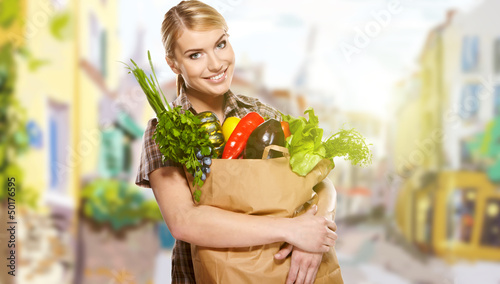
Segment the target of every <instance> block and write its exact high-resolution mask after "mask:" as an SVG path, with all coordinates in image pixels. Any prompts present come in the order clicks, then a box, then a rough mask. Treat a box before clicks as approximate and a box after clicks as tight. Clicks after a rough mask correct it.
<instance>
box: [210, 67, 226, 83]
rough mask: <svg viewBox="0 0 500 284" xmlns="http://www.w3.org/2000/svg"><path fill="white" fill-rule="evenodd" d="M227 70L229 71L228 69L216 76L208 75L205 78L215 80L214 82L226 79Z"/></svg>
mask: <svg viewBox="0 0 500 284" xmlns="http://www.w3.org/2000/svg"><path fill="white" fill-rule="evenodd" d="M226 71H227V69H226V70H224V71H222V72H221V73H219V74H217V75H215V76H212V77H208V78H205V79H207V80H210V81H214V82H219V81H222V80H223V79H226V77H227V74H226Z"/></svg>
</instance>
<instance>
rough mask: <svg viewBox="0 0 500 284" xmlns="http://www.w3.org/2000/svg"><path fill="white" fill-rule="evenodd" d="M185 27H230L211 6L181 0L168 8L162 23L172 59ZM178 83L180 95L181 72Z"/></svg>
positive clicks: (167, 50)
mask: <svg viewBox="0 0 500 284" xmlns="http://www.w3.org/2000/svg"><path fill="white" fill-rule="evenodd" d="M183 29H189V30H193V31H208V30H213V29H223V30H224V31H225V32H227V30H228V27H227V24H226V20H225V19H224V17H222V15H221V14H220V13H219V12H217V10H215V9H214V8H212V7H211V6H209V5H207V4H205V3H203V2H200V1H197V0H190V1H181V2H180V3H179V4H177V6H174V7H172V8H171V9H170V10H168V12H167V13H166V14H165V17H164V19H163V23H162V25H161V36H162V42H163V47H164V48H165V56H166V57H167V58H169V59H170V60H173V59H174V48H175V41H176V40H177V39H178V38H179V37H180V36H181V34H182V31H183ZM176 85H177V96H179V93H180V90H181V88H182V86H183V85H184V78H182V75H181V74H178V75H177V82H176Z"/></svg>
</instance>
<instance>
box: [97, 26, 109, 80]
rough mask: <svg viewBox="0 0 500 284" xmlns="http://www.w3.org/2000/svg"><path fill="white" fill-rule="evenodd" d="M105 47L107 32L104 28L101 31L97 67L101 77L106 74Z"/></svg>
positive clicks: (106, 45) (106, 46) (106, 47)
mask: <svg viewBox="0 0 500 284" xmlns="http://www.w3.org/2000/svg"><path fill="white" fill-rule="evenodd" d="M107 49H108V33H107V32H106V31H105V30H102V31H101V37H100V52H99V59H100V60H99V61H100V62H99V63H100V64H99V69H100V70H101V74H102V76H103V77H106V74H107V71H108V70H107V69H108V68H107V67H108V66H107V63H106V62H107Z"/></svg>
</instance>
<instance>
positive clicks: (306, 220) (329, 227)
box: [287, 205, 337, 253]
mask: <svg viewBox="0 0 500 284" xmlns="http://www.w3.org/2000/svg"><path fill="white" fill-rule="evenodd" d="M317 210H318V207H317V206H316V205H313V206H312V207H311V208H310V209H309V210H307V212H306V213H304V214H303V215H301V216H299V217H295V218H293V219H291V222H292V224H293V226H292V227H291V232H290V233H289V235H288V238H287V243H289V244H292V245H294V246H296V247H298V248H300V249H302V250H305V251H308V252H320V253H323V252H327V251H328V250H329V249H330V247H332V246H334V245H335V240H337V234H336V233H335V230H337V225H336V224H335V222H333V221H331V220H329V219H327V218H325V217H322V216H316V215H315V214H316V212H317Z"/></svg>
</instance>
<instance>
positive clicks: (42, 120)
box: [0, 0, 500, 284]
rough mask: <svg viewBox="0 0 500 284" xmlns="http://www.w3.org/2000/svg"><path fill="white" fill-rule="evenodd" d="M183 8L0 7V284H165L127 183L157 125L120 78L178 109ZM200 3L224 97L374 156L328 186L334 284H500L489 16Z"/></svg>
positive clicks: (443, 9)
mask: <svg viewBox="0 0 500 284" xmlns="http://www.w3.org/2000/svg"><path fill="white" fill-rule="evenodd" d="M177 3H178V1H172V0H145V1H132V0H88V1H78V0H0V100H1V103H0V132H1V136H0V178H1V180H2V184H3V185H2V190H1V192H0V201H1V203H0V239H1V242H0V246H1V247H0V251H1V252H2V253H1V256H2V257H1V258H2V260H1V261H0V267H1V269H0V273H1V274H0V284H12V283H18V284H31V283H43V284H47V283H77V284H86V283H92V284H96V283H106V284H108V283H170V256H171V249H172V246H173V243H174V240H173V238H172V236H171V235H170V233H169V231H168V229H167V227H166V225H165V224H164V223H163V220H162V218H161V215H160V214H159V210H158V207H157V205H156V202H155V200H154V197H153V195H152V192H151V189H143V188H138V187H137V186H135V184H134V180H135V174H136V171H137V168H138V163H139V158H140V148H141V140H142V135H143V131H144V129H145V126H146V122H147V121H148V120H149V119H150V118H152V117H154V113H153V111H152V110H151V108H150V106H149V105H148V103H147V101H146V99H145V95H144V94H143V92H142V90H141V89H140V87H139V86H138V84H137V83H136V81H135V79H134V77H133V76H132V75H131V74H127V70H126V69H125V68H124V65H123V63H122V62H125V63H127V64H129V63H130V59H133V60H134V61H135V62H137V63H138V65H139V66H141V67H142V68H144V69H145V70H146V71H149V70H150V68H149V66H148V65H147V64H148V63H147V51H148V50H149V51H150V52H151V56H152V60H153V62H154V65H155V69H156V70H157V73H158V75H159V78H158V79H159V81H160V83H161V85H162V89H163V92H164V93H165V94H166V96H167V100H169V101H172V100H173V99H174V98H175V77H174V74H173V73H172V72H171V70H170V69H169V68H168V66H167V64H166V62H165V60H164V50H163V46H162V43H161V35H160V27H161V22H162V20H163V15H164V14H165V13H166V12H167V11H168V9H170V7H172V6H174V5H176V4H177ZM206 3H208V4H211V5H212V6H213V7H215V8H216V9H218V10H219V12H221V13H222V14H223V16H224V17H225V18H226V20H227V22H228V25H229V34H230V41H231V44H232V45H233V49H234V50H235V54H236V69H235V74H234V78H233V86H232V88H231V89H232V91H233V92H234V93H241V94H245V95H249V96H254V97H258V98H259V99H260V100H262V101H264V102H266V103H268V104H271V105H272V106H274V107H276V108H278V109H280V110H281V111H282V112H284V113H289V114H292V115H294V116H299V115H303V112H304V110H305V109H306V108H308V107H313V108H314V110H315V112H316V114H317V115H318V116H319V120H320V122H321V126H322V127H323V128H324V130H325V136H326V135H327V134H333V133H334V132H336V130H338V129H340V128H341V127H343V126H344V127H354V128H356V129H357V130H358V131H359V132H361V133H362V134H363V135H364V136H365V137H367V139H368V142H369V143H371V144H372V146H371V149H372V151H373V154H374V159H373V164H372V165H371V166H368V167H365V168H360V167H353V166H351V165H350V164H349V163H347V162H344V161H342V160H341V159H338V160H335V162H336V167H335V169H334V170H333V171H332V173H331V174H330V178H331V179H332V180H333V182H334V184H335V187H336V189H337V193H338V197H337V211H336V212H337V213H336V222H337V225H338V232H337V233H338V235H339V240H338V242H337V245H336V250H337V254H338V258H339V262H340V266H341V269H342V274H343V277H344V281H345V283H346V284H376V283H377V284H392V283H395V284H396V283H412V284H413V283H415V284H424V283H425V284H432V283H436V284H452V283H464V284H469V283H480V284H490V283H491V284H500V17H498V13H499V12H500V1H498V0H419V1H417V0H356V1H354V0H350V1H348V0H317V1H284V0H279V1H278V0H275V1H264V0H252V1H250V0H210V1H206ZM12 178H15V182H14V183H13V184H8V179H12ZM9 181H10V180H9ZM8 187H15V188H16V191H15V192H16V195H15V196H14V197H13V196H9V195H8V193H9V192H8V191H7V188H8ZM9 197H10V198H13V199H10V200H9V199H8V198H9ZM14 200H15V201H14ZM8 210H14V211H15V214H14V213H8V212H9V211H8ZM10 216H14V217H15V220H16V221H18V222H17V224H16V226H17V227H16V228H17V230H16V235H15V241H16V254H15V257H16V262H15V263H16V267H15V274H16V276H11V275H9V274H8V272H9V271H11V270H12V268H9V266H8V265H9V264H11V261H10V260H9V259H7V258H8V257H9V255H10V250H11V249H12V248H9V247H8V245H7V242H8V241H9V239H12V236H11V234H10V232H9V231H7V230H6V229H7V228H8V226H7V224H8V222H9V221H11V220H9V218H10Z"/></svg>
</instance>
